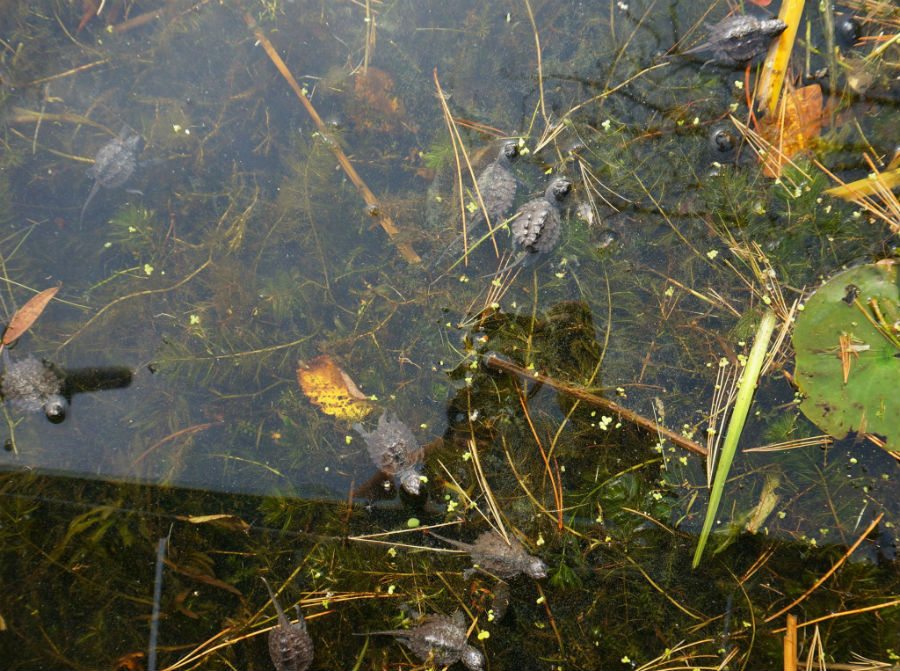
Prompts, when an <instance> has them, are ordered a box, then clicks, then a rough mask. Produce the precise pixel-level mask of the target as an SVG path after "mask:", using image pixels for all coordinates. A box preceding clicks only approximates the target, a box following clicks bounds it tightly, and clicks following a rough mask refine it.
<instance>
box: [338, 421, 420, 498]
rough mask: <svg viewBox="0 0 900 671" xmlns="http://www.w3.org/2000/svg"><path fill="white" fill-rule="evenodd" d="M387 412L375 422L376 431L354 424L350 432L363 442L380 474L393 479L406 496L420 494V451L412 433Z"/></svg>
mask: <svg viewBox="0 0 900 671" xmlns="http://www.w3.org/2000/svg"><path fill="white" fill-rule="evenodd" d="M391 414H392V416H391V417H388V413H387V411H385V412H383V413H381V417H379V418H378V427H377V428H376V429H375V430H374V431H366V430H365V429H364V428H363V425H362V424H354V425H353V429H354V430H355V431H356V432H357V433H358V434H359V435H360V436H362V437H363V439H364V440H365V441H366V449H367V450H368V451H369V456H370V457H371V458H372V461H373V462H374V463H375V465H376V466H377V467H378V468H379V470H381V472H382V473H385V474H386V475H390V476H392V477H396V478H397V480H399V481H400V486H401V487H402V488H403V489H404V490H405V491H406V492H408V493H410V494H413V495H418V494H419V489H420V487H421V484H422V456H423V453H422V448H421V447H419V443H418V442H417V441H416V437H415V436H414V435H413V432H412V431H410V430H409V427H408V426H406V424H404V423H403V422H401V421H400V420H399V419H397V415H396V414H393V413H391Z"/></svg>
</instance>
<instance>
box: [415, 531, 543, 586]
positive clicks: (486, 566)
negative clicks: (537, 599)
mask: <svg viewBox="0 0 900 671" xmlns="http://www.w3.org/2000/svg"><path fill="white" fill-rule="evenodd" d="M431 535H432V536H435V537H437V538H440V539H441V540H442V541H444V542H445V543H450V545H453V546H455V547H458V548H459V549H461V550H465V551H466V552H468V553H469V554H470V555H471V556H472V561H474V562H475V567H476V568H478V569H481V570H482V571H485V572H487V573H490V574H492V575H495V576H497V577H498V578H502V579H503V580H508V579H509V578H514V577H516V576H517V575H519V574H520V573H524V574H525V575H527V576H530V577H532V578H535V579H539V578H546V577H547V565H546V564H545V563H544V562H543V561H541V560H540V559H538V558H537V557H535V556H533V555H530V554H528V551H527V550H526V549H525V546H524V545H522V543H520V542H519V539H518V538H516V537H515V536H510V537H509V542H508V543H507V542H506V539H505V538H503V536H501V535H500V534H499V533H497V532H496V531H495V530H493V529H491V530H489V531H485V532H484V533H482V534H481V535H480V536H478V538H476V539H475V542H474V543H463V542H461V541H455V540H453V539H451V538H445V537H443V536H439V535H438V534H436V533H434V532H431ZM474 570H475V569H470V570H469V571H466V573H467V574H471V572H472V571H474ZM467 577H468V575H467Z"/></svg>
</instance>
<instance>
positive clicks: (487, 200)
mask: <svg viewBox="0 0 900 671" xmlns="http://www.w3.org/2000/svg"><path fill="white" fill-rule="evenodd" d="M518 155H519V145H518V143H517V142H515V141H514V140H507V141H506V142H504V143H503V145H502V146H501V147H500V151H499V152H498V154H497V158H495V159H494V160H493V161H491V162H490V163H489V164H488V165H487V166H486V167H485V168H484V170H482V171H481V172H480V173H479V174H478V179H477V180H476V184H477V185H478V193H480V194H481V200H482V201H483V202H484V210H482V209H481V208H480V207H479V208H478V210H477V211H476V212H475V214H474V216H473V217H472V220H471V221H470V222H469V225H468V238H469V241H470V242H471V241H472V234H473V233H475V231H477V230H478V229H479V228H481V226H482V225H483V224H484V223H485V219H484V212H485V211H487V214H488V217H489V218H490V221H491V224H492V225H496V224H497V223H499V222H500V221H502V220H503V218H504V217H505V216H506V215H507V213H509V210H510V208H512V206H513V202H514V201H515V199H516V189H517V187H518V185H519V182H518V180H517V179H516V176H515V175H513V173H512V161H513V159H515V158H516V157H517V156H518ZM462 239H463V237H462V236H461V235H460V236H458V237H457V238H456V239H455V240H454V241H453V242H451V243H450V244H449V245H447V247H446V249H444V251H443V252H442V253H441V255H440V256H439V257H438V258H437V260H435V262H434V263H435V264H437V263H439V262H440V261H441V260H442V259H443V258H444V257H445V256H446V255H447V254H448V253H450V252H451V251H454V250H457V249H458V248H459V245H460V244H461V243H462Z"/></svg>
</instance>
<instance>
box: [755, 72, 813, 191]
mask: <svg viewBox="0 0 900 671" xmlns="http://www.w3.org/2000/svg"><path fill="white" fill-rule="evenodd" d="M822 109H823V108H822V87H821V86H819V85H818V84H810V85H809V86H804V87H802V88H799V89H785V91H784V94H783V95H782V98H781V102H780V103H779V106H778V110H777V111H776V113H775V114H771V115H768V116H766V117H765V118H763V119H762V120H761V121H760V122H759V129H758V130H759V134H760V136H761V137H762V138H763V139H765V140H766V142H768V143H769V144H770V145H771V147H772V155H771V156H769V157H767V159H766V160H765V161H764V166H763V173H764V174H765V175H766V176H767V177H776V178H777V177H780V176H781V170H782V168H783V166H784V164H785V163H786V162H787V161H788V159H791V158H793V157H794V156H796V155H797V154H799V153H801V152H803V151H805V150H807V149H810V148H811V147H812V144H813V141H814V140H815V139H816V138H817V137H819V133H820V132H821V131H822Z"/></svg>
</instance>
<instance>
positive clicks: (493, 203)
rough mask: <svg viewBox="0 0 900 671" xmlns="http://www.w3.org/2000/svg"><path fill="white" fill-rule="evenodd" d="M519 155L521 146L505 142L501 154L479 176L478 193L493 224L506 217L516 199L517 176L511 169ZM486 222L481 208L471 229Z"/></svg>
mask: <svg viewBox="0 0 900 671" xmlns="http://www.w3.org/2000/svg"><path fill="white" fill-rule="evenodd" d="M518 155H519V145H518V144H517V143H516V142H513V141H509V142H504V143H503V146H502V147H500V153H499V154H497V158H495V159H494V160H493V161H492V162H491V163H490V164H489V165H488V166H487V167H486V168H485V169H484V170H482V171H481V174H480V175H478V191H479V192H480V193H481V199H482V200H483V201H484V209H485V210H487V213H488V217H490V219H491V221H492V222H497V221H499V220H501V219H502V218H503V217H505V216H506V213H507V212H509V209H510V208H511V207H512V204H513V201H514V200H515V199H516V187H517V186H518V182H517V181H516V176H515V175H513V174H512V170H511V169H510V168H511V166H512V160H513V159H514V158H516V156H518ZM483 221H484V213H483V212H482V211H481V209H480V208H479V210H478V212H477V213H476V214H475V217H474V218H473V219H472V223H471V224H470V230H471V227H474V226H477V225H480V224H481V223H482V222H483Z"/></svg>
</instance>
